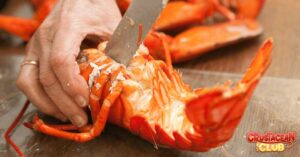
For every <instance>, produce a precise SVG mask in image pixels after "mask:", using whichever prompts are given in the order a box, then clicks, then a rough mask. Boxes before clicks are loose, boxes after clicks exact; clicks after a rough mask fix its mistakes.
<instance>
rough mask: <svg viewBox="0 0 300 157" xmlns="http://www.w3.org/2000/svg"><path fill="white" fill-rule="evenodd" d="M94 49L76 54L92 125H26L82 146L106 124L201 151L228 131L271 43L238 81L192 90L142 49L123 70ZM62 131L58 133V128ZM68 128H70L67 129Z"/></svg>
mask: <svg viewBox="0 0 300 157" xmlns="http://www.w3.org/2000/svg"><path fill="white" fill-rule="evenodd" d="M104 49H105V43H103V44H101V45H100V46H99V48H98V49H88V50H85V51H83V52H82V53H81V57H79V64H80V69H81V75H82V76H83V77H84V78H85V79H86V81H87V83H88V84H89V86H90V90H91V95H90V108H89V109H90V110H91V114H92V117H93V123H92V124H89V125H88V126H86V127H85V129H83V128H78V129H76V128H75V129H76V130H78V132H77V133H76V132H69V131H68V130H67V128H73V127H70V126H69V125H68V127H63V126H57V125H56V126H51V125H47V124H45V123H44V122H43V121H42V120H41V119H38V117H36V118H35V120H34V123H33V125H32V127H33V128H34V129H35V130H37V131H40V132H43V133H45V134H48V135H52V136H56V137H60V138H66V139H70V140H74V141H78V142H85V141H88V140H91V139H93V138H95V137H96V136H98V135H100V134H101V132H102V130H103V128H104V126H105V124H106V122H110V123H113V124H115V125H118V126H121V127H124V128H126V129H128V130H129V131H131V132H132V133H134V134H136V135H138V136H140V137H142V138H143V139H145V140H147V141H149V142H151V143H153V144H157V145H163V146H167V147H170V148H175V149H182V150H191V151H207V150H209V149H211V148H214V147H217V146H220V145H222V144H223V143H225V142H226V141H228V140H229V139H230V138H231V136H232V135H233V133H234V130H235V129H236V127H237V125H238V123H239V121H240V119H241V117H242V115H243V113H244V111H245V108H246V106H247V103H248V101H249V99H250V97H251V94H252V92H253V90H254V89H255V87H256V85H257V83H258V82H259V79H260V78H261V77H262V75H263V74H264V72H265V70H266V69H267V67H268V65H269V64H270V58H271V56H270V55H271V50H272V40H268V41H266V42H265V43H264V45H263V46H262V48H261V49H260V50H259V52H258V54H257V55H256V57H255V59H254V60H253V62H252V63H251V65H250V67H249V69H248V70H247V72H246V74H245V76H244V78H243V79H242V80H241V81H240V82H238V83H237V84H236V85H235V86H234V87H230V86H229V85H228V82H227V83H225V84H224V85H219V86H215V87H212V88H205V87H202V88H201V89H195V90H193V89H192V88H191V87H190V86H189V85H188V84H185V83H184V82H183V81H182V79H181V74H180V73H179V72H177V71H176V70H174V69H173V67H172V66H171V65H170V64H169V65H167V64H166V63H164V62H163V61H159V60H154V59H153V58H152V57H151V56H150V55H149V54H148V50H147V48H145V47H144V46H143V45H142V46H141V47H140V48H139V50H138V51H137V53H136V55H135V56H134V57H133V59H132V60H131V62H130V64H129V66H128V67H125V66H123V65H120V64H119V63H116V62H114V61H113V60H112V59H110V58H109V57H107V56H106V55H105V54H104ZM62 128H64V129H62ZM73 129H74V128H73Z"/></svg>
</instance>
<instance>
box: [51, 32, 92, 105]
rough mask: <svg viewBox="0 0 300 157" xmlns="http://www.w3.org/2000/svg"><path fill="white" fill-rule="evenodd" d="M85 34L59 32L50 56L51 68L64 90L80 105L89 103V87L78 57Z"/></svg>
mask: <svg viewBox="0 0 300 157" xmlns="http://www.w3.org/2000/svg"><path fill="white" fill-rule="evenodd" d="M83 38H84V36H83V35H81V34H80V33H66V32H64V33H63V32H58V33H57V35H56V37H55V40H54V43H53V50H52V53H51V56H50V65H51V68H52V70H53V72H54V74H55V76H56V77H57V79H58V80H59V82H60V84H61V86H62V88H63V90H64V91H65V92H66V93H67V94H68V95H69V96H70V97H72V98H73V100H74V101H75V102H76V103H77V105H79V106H80V107H85V106H87V104H88V101H89V100H88V99H89V89H88V85H87V83H86V81H85V80H84V78H83V77H82V76H81V75H80V70H79V66H78V64H77V62H76V57H77V55H78V53H79V51H80V50H79V47H80V44H81V42H82V40H83Z"/></svg>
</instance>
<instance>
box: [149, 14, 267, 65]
mask: <svg viewBox="0 0 300 157" xmlns="http://www.w3.org/2000/svg"><path fill="white" fill-rule="evenodd" d="M261 33H262V27H261V26H260V24H258V23H257V22H256V21H255V20H249V19H248V20H234V21H229V22H224V23H221V24H216V25H212V26H196V27H193V28H190V29H188V30H187V31H184V32H182V33H180V34H178V35H176V36H175V37H171V36H169V35H166V34H164V35H159V36H158V35H156V34H163V33H158V32H151V33H150V34H149V35H148V36H147V37H146V39H145V40H144V44H145V46H146V47H147V48H148V49H149V52H150V54H151V55H152V56H153V57H154V58H158V59H163V60H164V59H165V58H164V56H165V55H164V53H163V52H164V49H163V44H162V42H161V40H165V41H166V43H167V44H168V45H169V50H170V53H171V58H172V61H173V63H178V62H183V61H187V60H189V59H191V58H195V57H197V56H199V55H201V54H204V53H206V52H209V51H211V50H214V49H216V48H220V47H224V46H226V45H230V44H233V43H235V42H238V41H241V40H244V39H249V38H253V37H256V36H258V35H260V34H261ZM159 38H160V39H161V40H159Z"/></svg>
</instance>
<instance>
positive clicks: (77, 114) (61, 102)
mask: <svg viewBox="0 0 300 157" xmlns="http://www.w3.org/2000/svg"><path fill="white" fill-rule="evenodd" d="M40 63H41V65H40V76H39V78H40V82H41V84H42V85H43V88H44V90H45V92H46V93H47V94H48V96H49V97H50V98H51V100H52V101H53V102H54V103H55V104H56V106H57V108H58V109H59V110H60V112H62V113H63V114H64V115H65V116H67V117H68V119H69V120H70V121H71V122H72V123H73V124H74V125H76V126H78V127H82V126H84V125H85V124H86V123H87V116H86V114H85V112H84V111H83V109H82V108H80V107H79V106H78V105H77V104H76V103H75V102H74V101H73V100H72V98H71V97H70V96H69V95H68V94H67V93H66V92H65V91H64V89H63V87H62V86H61V84H60V82H59V81H58V79H57V78H56V76H55V74H54V73H53V71H52V70H51V67H50V63H49V60H45V59H41V60H40Z"/></svg>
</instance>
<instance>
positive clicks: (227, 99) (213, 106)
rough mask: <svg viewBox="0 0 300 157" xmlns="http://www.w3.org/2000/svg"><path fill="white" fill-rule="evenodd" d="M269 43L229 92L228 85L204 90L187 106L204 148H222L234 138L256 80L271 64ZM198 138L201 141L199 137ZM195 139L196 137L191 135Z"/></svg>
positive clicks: (270, 46) (188, 115)
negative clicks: (221, 146)
mask: <svg viewBox="0 0 300 157" xmlns="http://www.w3.org/2000/svg"><path fill="white" fill-rule="evenodd" d="M272 45H273V44H272V40H268V41H267V42H265V44H264V45H263V46H262V47H261V49H260V50H259V52H258V54H257V55H256V57H255V59H254V60H253V61H252V63H251V65H250V67H249V69H248V71H247V73H246V74H245V76H244V78H243V79H242V80H241V81H240V82H239V83H237V85H236V86H235V87H233V88H232V89H228V87H227V85H224V86H220V87H215V88H213V89H203V90H201V91H200V92H198V95H199V96H198V97H197V98H196V99H194V100H192V101H190V102H189V103H187V105H186V109H185V111H186V114H187V117H188V118H189V120H190V121H191V122H192V123H193V124H194V128H195V130H196V132H198V133H199V134H200V135H201V136H199V138H198V141H199V139H203V140H202V142H201V143H200V144H201V145H203V146H204V147H207V146H208V147H210V146H217V145H221V144H223V143H224V142H226V141H228V140H229V139H230V138H231V136H232V135H233V133H234V131H235V129H236V127H237V125H238V123H239V122H240V120H241V118H242V115H243V113H244V111H245V108H246V105H247V103H248V101H249V98H250V97H251V95H252V93H253V90H254V88H255V87H256V85H257V83H258V82H259V79H260V78H261V76H262V75H263V73H264V72H265V70H266V69H267V68H268V65H269V64H270V55H271V51H272ZM200 137H201V138H200ZM194 138H195V139H197V136H194Z"/></svg>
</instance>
